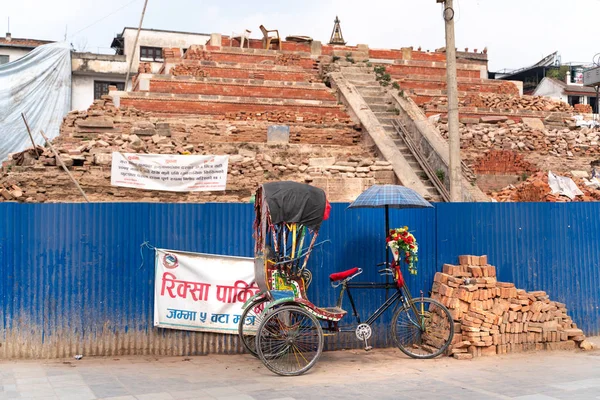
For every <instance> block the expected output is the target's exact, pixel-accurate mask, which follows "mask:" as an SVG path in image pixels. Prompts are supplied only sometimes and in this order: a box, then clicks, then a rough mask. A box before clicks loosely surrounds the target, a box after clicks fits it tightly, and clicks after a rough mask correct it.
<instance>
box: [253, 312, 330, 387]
mask: <svg viewBox="0 0 600 400" xmlns="http://www.w3.org/2000/svg"><path fill="white" fill-rule="evenodd" d="M323 343H324V340H323V329H322V328H321V324H320V323H319V321H318V320H317V318H315V316H313V315H312V314H311V313H310V312H308V311H307V310H305V309H304V308H302V307H300V306H297V305H287V306H282V307H279V308H276V309H274V310H270V311H269V312H267V313H266V315H265V316H264V318H263V320H262V321H261V323H260V326H259V327H258V333H257V335H256V351H257V353H258V357H259V358H260V360H261V361H262V362H263V364H264V365H265V366H266V367H267V368H268V369H269V370H271V371H272V372H274V373H276V374H278V375H284V376H293V375H301V374H303V373H305V372H306V371H308V370H309V369H311V368H312V367H313V366H314V365H315V363H316V362H317V360H318V359H319V357H320V356H321V353H322V351H323Z"/></svg>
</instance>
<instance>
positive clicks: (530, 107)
mask: <svg viewBox="0 0 600 400" xmlns="http://www.w3.org/2000/svg"><path fill="white" fill-rule="evenodd" d="M423 106H424V107H425V108H436V107H447V106H448V98H447V97H438V98H435V99H433V100H431V101H429V102H427V103H425V104H424V105H423ZM459 106H461V107H477V108H493V109H496V110H527V111H548V112H572V111H573V107H571V106H570V105H569V104H567V103H565V102H562V101H556V100H553V99H550V98H548V97H543V96H515V95H512V94H496V93H472V94H468V95H466V96H465V97H464V98H462V99H461V100H460V101H459Z"/></svg>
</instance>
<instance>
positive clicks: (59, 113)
mask: <svg viewBox="0 0 600 400" xmlns="http://www.w3.org/2000/svg"><path fill="white" fill-rule="evenodd" d="M70 108H71V49H70V48H69V45H68V44H67V43H52V44H47V45H44V46H40V47H37V48H36V49H34V50H33V51H31V52H30V53H28V54H27V55H26V56H25V57H23V58H20V59H18V60H16V61H13V62H10V63H7V64H3V65H0V161H4V160H5V159H6V158H7V157H8V155H9V153H14V152H18V151H22V150H24V149H26V148H27V147H30V146H31V140H30V139H29V136H28V135H27V129H26V128H25V124H24V123H23V119H22V118H21V113H25V115H26V117H27V120H28V122H29V126H30V127H31V132H32V134H33V138H34V140H35V142H36V144H43V143H44V140H43V138H42V135H41V134H40V130H44V133H45V134H46V135H47V136H48V138H50V139H52V138H55V137H56V136H58V132H59V129H60V125H61V123H62V119H63V117H64V116H65V115H66V114H67V113H68V112H69V109H70Z"/></svg>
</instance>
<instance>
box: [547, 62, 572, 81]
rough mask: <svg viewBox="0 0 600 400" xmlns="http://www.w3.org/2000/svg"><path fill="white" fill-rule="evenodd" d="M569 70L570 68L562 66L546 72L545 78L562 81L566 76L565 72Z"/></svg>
mask: <svg viewBox="0 0 600 400" xmlns="http://www.w3.org/2000/svg"><path fill="white" fill-rule="evenodd" d="M570 70H571V68H570V67H569V66H568V65H562V66H560V67H558V68H553V69H550V70H548V71H546V77H548V78H554V79H558V80H559V81H564V80H565V77H566V76H567V72H568V71H570Z"/></svg>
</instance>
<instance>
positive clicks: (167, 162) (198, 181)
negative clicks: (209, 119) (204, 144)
mask: <svg viewBox="0 0 600 400" xmlns="http://www.w3.org/2000/svg"><path fill="white" fill-rule="evenodd" d="M228 162H229V157H228V156H198V155H189V156H186V155H172V154H137V153H119V152H115V153H112V168H111V177H110V183H111V185H113V186H123V187H130V188H137V189H150V190H168V191H171V192H199V191H215V190H225V187H226V185H227V164H228Z"/></svg>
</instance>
